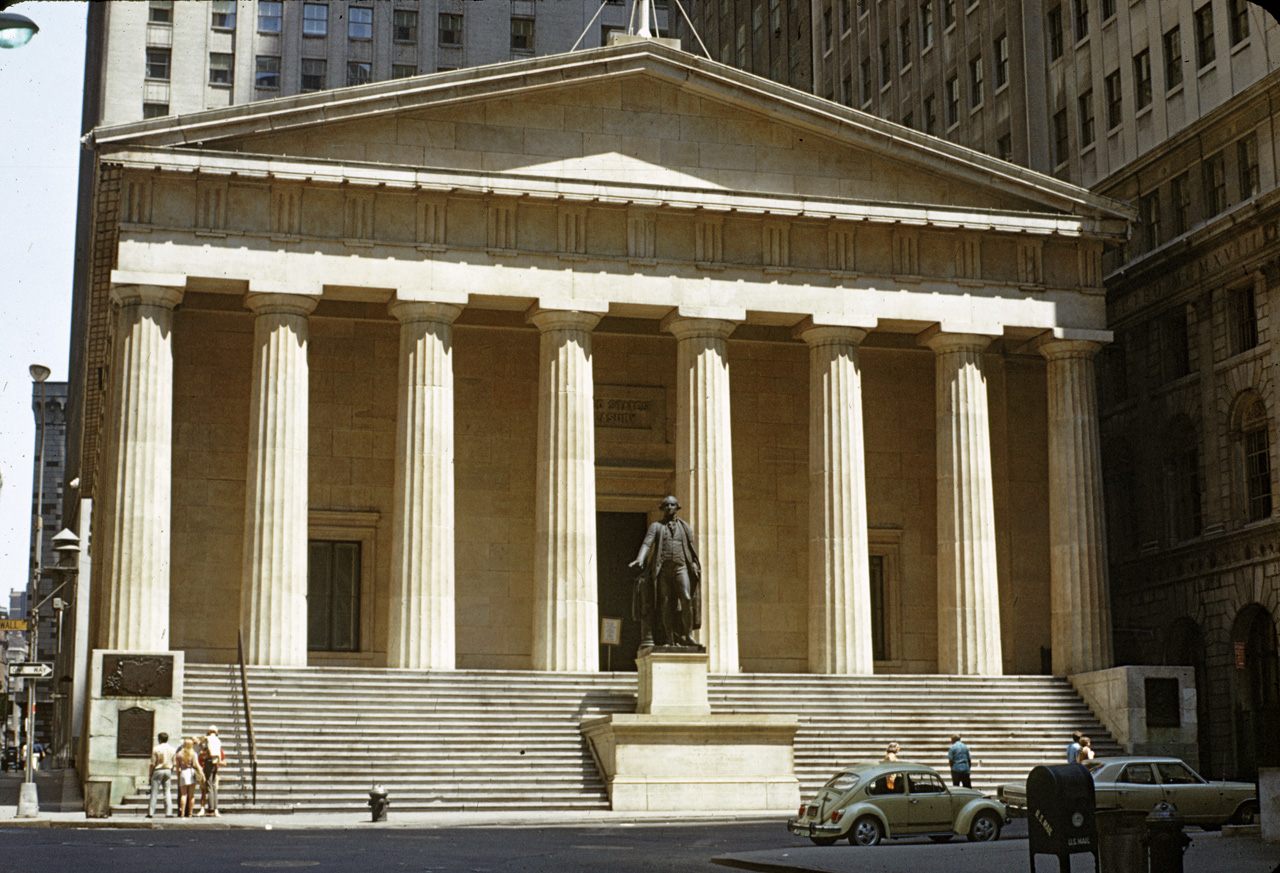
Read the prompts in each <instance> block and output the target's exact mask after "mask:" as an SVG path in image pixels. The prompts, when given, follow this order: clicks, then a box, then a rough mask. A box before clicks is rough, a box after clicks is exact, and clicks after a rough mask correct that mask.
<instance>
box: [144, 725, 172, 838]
mask: <svg viewBox="0 0 1280 873" xmlns="http://www.w3.org/2000/svg"><path fill="white" fill-rule="evenodd" d="M156 739H157V740H159V741H160V742H158V743H156V745H155V747H154V748H153V749H152V750H151V798H150V799H149V800H148V801H147V818H151V817H152V816H153V815H155V814H156V795H157V794H158V793H159V792H161V791H163V792H164V816H165V818H173V788H172V781H173V756H174V755H176V754H177V753H178V750H177V749H175V748H174V747H173V746H171V745H169V735H168V734H166V733H159V734H157V735H156Z"/></svg>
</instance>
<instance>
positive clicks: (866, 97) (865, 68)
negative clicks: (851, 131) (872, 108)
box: [858, 58, 871, 106]
mask: <svg viewBox="0 0 1280 873" xmlns="http://www.w3.org/2000/svg"><path fill="white" fill-rule="evenodd" d="M860 70H861V72H862V76H861V81H860V82H859V83H858V84H859V85H860V86H861V90H862V95H861V96H862V105H863V106H866V105H867V104H868V103H870V102H871V58H863V59H862V65H861V67H860Z"/></svg>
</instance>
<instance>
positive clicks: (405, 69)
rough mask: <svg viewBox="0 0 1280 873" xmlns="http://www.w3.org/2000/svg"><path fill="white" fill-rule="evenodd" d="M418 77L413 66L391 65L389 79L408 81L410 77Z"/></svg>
mask: <svg viewBox="0 0 1280 873" xmlns="http://www.w3.org/2000/svg"><path fill="white" fill-rule="evenodd" d="M416 75H418V67H417V66H416V65H415V64H392V65H391V78H393V79H408V78H409V77H410V76H416Z"/></svg>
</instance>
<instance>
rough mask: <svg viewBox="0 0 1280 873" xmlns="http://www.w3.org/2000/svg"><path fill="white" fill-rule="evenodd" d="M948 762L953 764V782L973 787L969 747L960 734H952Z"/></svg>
mask: <svg viewBox="0 0 1280 873" xmlns="http://www.w3.org/2000/svg"><path fill="white" fill-rule="evenodd" d="M947 763H948V764H950V765H951V784H952V785H954V786H957V787H961V786H963V787H965V788H972V787H973V784H972V783H971V782H970V781H969V769H970V765H969V747H968V746H966V745H965V744H964V743H963V742H962V741H961V740H960V735H959V734H952V735H951V748H950V749H948V750H947Z"/></svg>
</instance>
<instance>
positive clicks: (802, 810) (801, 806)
mask: <svg viewBox="0 0 1280 873" xmlns="http://www.w3.org/2000/svg"><path fill="white" fill-rule="evenodd" d="M796 815H798V816H799V817H800V818H804V804H803V803H802V804H800V811H799V812H798V813H796Z"/></svg>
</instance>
